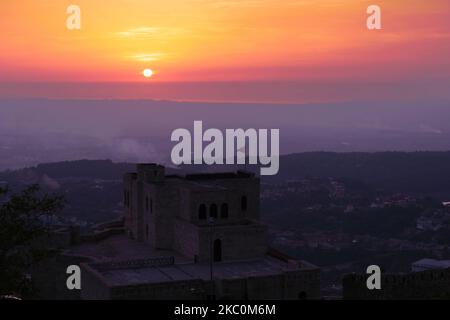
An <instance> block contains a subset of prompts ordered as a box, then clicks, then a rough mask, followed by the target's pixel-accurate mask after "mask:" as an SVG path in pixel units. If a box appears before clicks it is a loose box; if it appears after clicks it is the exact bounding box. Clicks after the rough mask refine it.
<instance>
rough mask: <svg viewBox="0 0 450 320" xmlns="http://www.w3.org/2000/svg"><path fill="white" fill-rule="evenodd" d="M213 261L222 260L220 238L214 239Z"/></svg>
mask: <svg viewBox="0 0 450 320" xmlns="http://www.w3.org/2000/svg"><path fill="white" fill-rule="evenodd" d="M213 251H214V262H220V261H222V241H220V239H216V240H214V250H213Z"/></svg>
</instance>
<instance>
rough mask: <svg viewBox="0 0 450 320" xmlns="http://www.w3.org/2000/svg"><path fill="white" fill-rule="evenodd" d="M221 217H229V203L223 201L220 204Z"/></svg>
mask: <svg viewBox="0 0 450 320" xmlns="http://www.w3.org/2000/svg"><path fill="white" fill-rule="evenodd" d="M220 217H221V218H222V219H227V218H228V204H226V203H222V205H221V206H220Z"/></svg>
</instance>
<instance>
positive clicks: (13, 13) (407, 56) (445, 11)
mask: <svg viewBox="0 0 450 320" xmlns="http://www.w3.org/2000/svg"><path fill="white" fill-rule="evenodd" d="M70 4H77V5H79V6H80V7H81V21H82V26H81V30H75V31H70V30H68V29H67V28H66V19H67V17H68V15H67V14H66V8H67V7H68V6H69V5H70ZM370 4H377V5H379V6H380V7H381V9H382V27H383V29H382V30H380V31H369V30H368V29H367V28H366V18H367V14H366V8H367V7H368V5H370ZM0 30H1V33H0V40H1V49H0V86H2V88H0V96H3V97H4V96H11V95H13V96H18V95H23V96H33V95H39V96H46V95H48V96H52V90H51V89H50V88H51V86H50V84H49V86H47V87H46V86H45V85H43V84H44V83H55V82H58V83H81V85H80V87H79V88H82V87H83V83H84V84H86V83H93V82H94V83H95V82H98V83H104V82H115V83H117V82H129V83H134V82H139V83H142V84H140V86H141V87H140V89H139V90H138V91H139V92H141V93H142V91H143V90H144V91H145V89H143V88H142V86H143V85H147V84H148V85H149V88H150V87H152V86H153V87H154V88H162V87H163V86H164V85H167V84H168V83H177V84H178V85H179V89H180V90H179V92H184V91H185V92H186V93H187V92H192V90H194V91H195V92H196V94H195V95H194V96H192V97H191V96H189V97H183V95H182V94H181V95H179V96H171V95H168V96H167V97H166V96H164V94H161V93H160V92H161V90H160V89H155V91H154V92H159V96H158V94H157V93H155V94H156V97H158V98H176V99H183V98H187V99H195V97H197V98H198V99H211V100H226V98H227V96H226V95H227V94H229V93H226V91H223V90H222V91H220V90H221V89H220V86H218V87H216V89H215V90H216V91H217V95H216V96H214V94H212V93H211V88H212V87H211V86H212V84H213V83H230V82H231V83H238V82H242V83H245V84H246V85H247V87H248V88H249V90H250V91H252V90H253V93H252V94H250V96H252V95H255V96H256V95H257V93H256V92H257V91H258V89H257V88H261V87H258V86H261V82H265V83H278V84H279V83H283V82H286V83H289V86H288V88H290V89H286V88H287V87H283V86H281V85H278V86H273V87H272V88H271V90H273V96H272V98H269V97H268V99H269V100H277V99H278V100H280V101H284V100H286V101H289V102H301V101H302V97H303V96H302V94H301V92H304V99H303V100H305V101H321V100H324V101H325V100H345V99H346V98H348V99H351V98H354V99H368V98H369V97H370V95H373V94H374V93H377V95H378V96H381V97H386V99H388V98H392V97H391V96H392V95H394V96H395V94H394V93H392V86H399V94H401V93H407V92H410V91H414V90H416V89H417V88H423V90H424V92H426V93H427V94H428V95H433V96H436V97H437V98H445V99H447V98H449V94H448V93H446V92H447V91H448V90H447V89H448V88H449V87H450V1H448V0H429V1H423V0H371V1H365V0H282V1H280V0H230V1H226V0H165V1H160V0H154V1H153V0H114V1H112V0H77V1H75V0H73V1H65V0H58V1H55V0H46V1H44V0H20V1H16V0H3V1H2V3H1V4H0ZM146 68H150V69H152V70H153V72H154V75H153V77H151V78H149V79H146V78H144V77H143V76H142V71H143V70H144V69H146ZM198 82H208V84H207V85H204V86H203V87H202V86H201V85H200V84H199V86H198V87H195V88H194V89H192V87H191V90H189V89H187V88H188V87H186V86H189V83H198ZM25 83H26V85H23V86H21V84H25ZM33 83H39V84H37V85H35V86H33V85H32V84H33ZM252 83H253V84H254V85H255V86H254V87H252V85H251V84H252ZM362 84H363V85H362ZM183 85H184V87H182V86H183ZM158 86H159V87H158ZM191 86H192V85H191ZM125 87H127V88H128V89H126V90H127V92H125V89H123V90H124V91H123V97H129V96H130V91H129V90H132V89H130V86H124V87H123V88H125ZM231 87H232V84H231ZM330 87H333V88H332V89H330ZM172 88H176V86H175V85H173V86H172ZM202 88H203V89H202ZM227 88H228V90H229V88H230V87H227ZM277 88H280V89H277ZM295 88H298V89H299V90H300V93H299V92H294V91H295V90H296V89H295ZM374 88H375V89H376V90H375V89H374ZM75 89H76V88H75ZM75 89H74V87H72V89H71V90H72V91H71V93H72V95H73V97H77V95H78V93H77V92H78V91H77V90H75ZM80 90H81V89H80ZM158 90H159V91H158ZM183 90H184V91H183ZM276 90H278V91H276ZM286 90H288V91H289V90H292V92H291V91H289V92H286ZM330 90H333V92H334V94H332V92H331V91H330ZM355 90H356V91H359V93H358V95H357V96H355ZM374 90H375V91H374ZM81 91H83V90H81ZM166 91H167V89H166ZM168 91H170V90H168ZM337 91H339V94H338V93H337ZM233 92H235V96H234V97H233V98H232V99H230V100H252V98H251V97H250V96H249V94H248V93H247V92H245V90H244V89H241V90H240V91H239V92H236V91H235V90H234V91H233ZM311 92H313V93H311ZM53 93H54V92H53ZM308 94H309V95H308ZM85 95H86V94H85ZM85 95H83V94H82V93H80V97H84V96H85ZM94 96H95V95H94ZM137 96H138V97H141V95H140V94H138V95H137ZM114 97H119V98H120V97H121V90H120V88H119V89H118V87H116V88H115V89H114ZM150 97H151V96H150ZM283 97H286V99H282V98H283ZM253 100H258V99H255V98H253Z"/></svg>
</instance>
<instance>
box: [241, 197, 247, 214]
mask: <svg viewBox="0 0 450 320" xmlns="http://www.w3.org/2000/svg"><path fill="white" fill-rule="evenodd" d="M241 209H242V211H246V210H247V197H246V196H242V197H241Z"/></svg>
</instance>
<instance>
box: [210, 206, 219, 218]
mask: <svg viewBox="0 0 450 320" xmlns="http://www.w3.org/2000/svg"><path fill="white" fill-rule="evenodd" d="M209 217H210V218H214V219H217V205H216V204H215V203H213V204H212V205H211V206H210V207H209Z"/></svg>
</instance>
